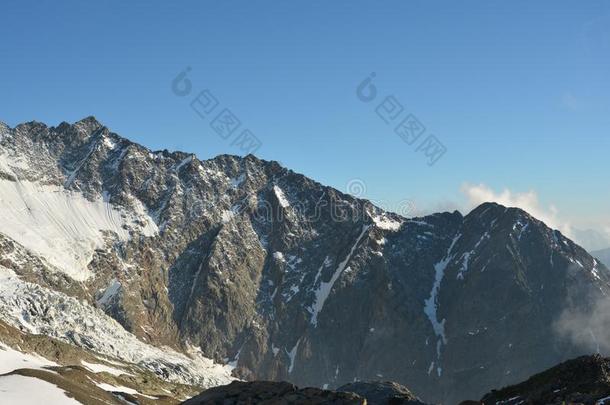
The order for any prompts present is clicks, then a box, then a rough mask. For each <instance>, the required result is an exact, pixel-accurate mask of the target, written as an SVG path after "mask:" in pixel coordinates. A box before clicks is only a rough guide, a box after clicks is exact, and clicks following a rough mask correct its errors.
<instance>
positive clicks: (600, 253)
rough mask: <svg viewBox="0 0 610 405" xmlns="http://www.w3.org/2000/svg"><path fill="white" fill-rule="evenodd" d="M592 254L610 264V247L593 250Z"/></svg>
mask: <svg viewBox="0 0 610 405" xmlns="http://www.w3.org/2000/svg"><path fill="white" fill-rule="evenodd" d="M591 256H593V257H597V258H598V259H599V260H601V261H602V263H604V264H605V265H606V267H608V266H609V265H610V249H603V250H597V251H594V252H591Z"/></svg>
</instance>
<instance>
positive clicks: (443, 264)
mask: <svg viewBox="0 0 610 405" xmlns="http://www.w3.org/2000/svg"><path fill="white" fill-rule="evenodd" d="M461 236H462V235H461V234H458V235H457V236H456V237H455V238H454V239H453V242H451V246H449V249H447V254H446V255H445V257H444V258H443V259H442V260H441V261H440V262H438V263H436V264H435V265H434V284H433V285H432V291H430V297H429V298H428V299H427V300H425V301H424V313H425V314H426V316H428V319H429V320H430V323H431V324H432V328H433V329H434V334H435V335H436V336H437V338H438V341H437V342H436V358H437V361H439V362H440V356H441V346H442V345H443V344H447V338H446V336H445V320H444V319H443V320H442V321H439V319H438V313H437V311H438V293H439V291H440V289H441V283H442V281H443V278H444V277H445V270H446V269H447V266H448V265H449V263H450V262H451V260H453V257H454V256H453V255H452V254H451V252H452V251H453V247H454V246H455V244H456V243H457V241H458V240H459V239H460V237H461ZM433 364H434V363H432V364H431V365H430V367H431V368H432V367H433ZM441 373H442V369H441V368H440V365H439V367H438V368H437V374H438V376H439V377H440V376H441ZM428 374H430V373H428Z"/></svg>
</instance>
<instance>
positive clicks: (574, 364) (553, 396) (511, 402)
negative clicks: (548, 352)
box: [482, 355, 610, 405]
mask: <svg viewBox="0 0 610 405" xmlns="http://www.w3.org/2000/svg"><path fill="white" fill-rule="evenodd" d="M482 402H483V403H484V404H499V403H501V404H503V405H516V404H536V405H537V404H550V405H554V404H557V405H559V404H585V405H597V404H600V405H601V404H605V403H609V404H610V360H609V359H607V358H603V357H601V356H599V355H595V356H583V357H579V358H577V359H574V360H569V361H566V362H565V363H562V364H560V365H558V366H556V367H553V368H551V369H549V370H547V371H545V372H543V373H540V374H536V375H535V376H533V377H531V378H530V379H528V380H527V381H525V382H523V383H521V384H518V385H514V386H511V387H507V388H503V389H501V390H498V391H492V392H491V393H489V394H487V395H485V397H483V399H482Z"/></svg>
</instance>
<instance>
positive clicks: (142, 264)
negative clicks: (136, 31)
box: [0, 117, 610, 403]
mask: <svg viewBox="0 0 610 405" xmlns="http://www.w3.org/2000/svg"><path fill="white" fill-rule="evenodd" d="M2 128H3V129H0V189H1V190H3V194H2V195H1V196H0V199H1V201H0V216H1V217H2V218H6V219H10V221H8V220H7V221H0V265H2V266H3V267H5V268H6V269H9V270H10V271H12V272H14V273H15V274H17V275H18V276H19V277H20V278H21V280H22V281H23V282H28V283H32V284H37V285H39V286H40V288H44V289H48V291H51V290H52V292H53V294H55V293H59V294H63V295H62V297H63V296H66V297H73V298H75V299H77V300H79V301H81V302H85V304H84V305H87V306H89V307H91V306H94V307H97V308H98V309H100V310H102V311H104V312H105V314H107V315H108V316H110V317H112V318H114V319H115V320H116V321H118V322H119V323H120V324H121V325H122V327H124V328H125V329H126V331H128V332H130V333H132V334H133V335H134V336H136V337H137V338H139V339H140V341H142V342H146V343H151V344H154V345H165V346H169V347H171V348H172V350H174V351H176V352H183V353H186V352H187V351H188V348H189V347H190V346H191V345H194V346H196V347H198V348H200V349H201V350H202V352H203V354H204V355H205V356H207V357H209V358H213V359H215V360H216V361H217V362H224V363H228V364H230V365H231V366H232V367H235V371H234V373H235V375H237V376H239V377H241V378H245V379H251V378H258V379H282V380H289V381H291V382H294V383H296V384H299V385H313V386H319V387H330V388H336V387H338V386H340V385H343V384H345V383H348V382H352V381H355V380H373V379H380V378H382V379H384V380H394V381H398V382H401V383H405V385H407V386H409V387H412V388H413V389H414V390H415V391H416V392H418V393H419V394H420V395H421V396H422V398H424V399H425V400H427V401H429V402H432V401H445V402H447V403H451V402H455V401H457V400H459V399H462V398H465V397H479V396H481V395H482V394H483V393H484V392H486V391H487V390H489V389H490V388H491V387H494V386H497V385H498V384H510V383H514V382H517V381H519V380H521V379H524V378H526V377H527V376H529V375H531V374H533V373H535V372H538V371H541V370H543V369H545V368H547V367H550V366H552V365H553V364H556V363H558V362H559V361H562V360H564V359H567V358H569V357H573V356H575V355H577V354H581V353H586V352H587V351H588V350H590V347H588V346H583V345H582V341H579V342H573V341H572V340H571V339H570V337H569V336H568V335H565V334H562V333H559V332H558V329H561V328H558V327H557V322H558V321H559V320H560V319H561V318H562V315H563V314H564V313H565V312H566V311H576V310H579V311H587V310H589V309H591V308H595V305H596V303H597V302H598V301H599V300H600V299H603V297H604V296H605V295H607V294H608V293H609V292H610V291H609V281H610V272H609V271H608V269H607V268H606V267H605V266H604V265H602V264H601V263H598V262H597V260H595V259H594V258H592V257H591V256H590V255H589V254H588V253H587V252H585V251H584V250H583V249H582V248H580V247H579V246H577V245H575V244H574V243H573V242H572V241H570V240H568V239H567V238H565V237H564V236H563V235H561V233H560V232H558V231H554V230H552V229H549V228H548V227H546V226H545V225H544V224H543V223H541V222H540V221H538V220H536V219H535V218H532V217H531V216H530V215H528V214H527V213H526V212H524V211H522V210H519V209H516V208H506V207H502V206H500V205H497V204H493V203H487V204H483V205H482V206H480V207H478V208H476V209H475V210H474V211H472V212H471V213H469V214H468V215H466V216H463V215H462V214H460V213H459V212H454V213H439V214H434V215H430V216H427V217H424V218H410V219H409V218H404V217H401V216H399V215H396V214H393V213H388V212H384V211H383V210H381V209H379V208H377V207H375V206H373V205H372V204H371V203H370V202H368V201H365V200H359V199H355V198H353V197H351V196H349V195H345V194H343V193H341V192H339V191H337V190H334V189H332V188H329V187H324V186H322V185H320V184H318V183H316V182H314V181H312V180H310V179H308V178H306V177H304V176H302V175H299V174H296V173H294V172H292V171H290V170H287V169H285V168H283V167H281V166H279V165H278V164H277V163H275V162H266V161H262V160H259V159H257V158H255V157H254V156H246V157H243V158H242V157H237V156H226V155H223V156H218V157H216V158H214V159H210V160H206V161H200V160H198V159H197V158H196V157H194V156H193V155H189V154H185V153H181V152H175V153H170V152H167V151H160V152H152V151H149V150H148V149H146V148H144V147H142V146H140V145H137V144H134V143H132V142H130V141H128V140H126V139H124V138H121V137H119V136H118V135H116V134H114V133H112V132H111V131H110V130H108V129H107V128H106V127H104V126H103V125H101V124H100V123H99V122H97V121H96V120H95V119H94V118H92V117H89V118H86V119H84V120H82V121H79V122H77V123H75V124H67V123H62V124H60V125H59V126H57V127H47V126H46V125H44V124H40V123H26V124H22V125H19V126H17V127H16V128H14V129H13V128H8V127H6V126H4V127H2ZM5 193H6V194H5ZM5 195H6V197H4V196H5ZM11 221H12V222H11ZM11 277H13V276H11ZM28 285H29V284H28ZM29 288H31V289H33V290H36V288H37V287H29ZM11 294H12V295H11ZM53 294H51V293H45V294H42V296H43V297H46V296H53ZM7 295H8V296H14V291H13V292H9V293H7ZM35 295H36V294H35ZM38 296H41V294H38ZM39 299H40V300H42V298H39ZM65 299H67V298H62V300H65ZM30 302H31V301H30ZM26 305H30V304H26V303H24V302H22V301H14V300H13V301H10V304H9V309H7V310H6V312H5V315H3V317H6V320H7V321H8V322H12V323H13V324H15V325H20V326H22V327H24V328H27V327H28V325H30V321H28V320H27V319H26V320H25V323H24V322H23V320H22V319H20V318H19V317H18V316H16V315H15V314H18V313H19V311H22V310H23V307H24V306H26ZM36 305H38V304H36ZM10 308H12V309H10ZM85 312H87V311H85ZM11 314H12V315H11ZM34 318H35V319H36V320H37V319H38V318H39V315H38V314H36V315H35V317H34ZM42 319H46V318H42ZM51 321H53V318H52V317H51ZM67 325H70V323H69V322H68V323H67ZM68 329H70V328H67V329H66V330H63V332H62V333H63V335H62V336H63V338H64V339H66V340H68V341H70V343H73V344H76V345H81V346H86V345H87V343H86V341H83V340H79V339H72V338H71V337H66V335H69V333H68V332H69V330H68ZM54 330H55V329H54V328H52V327H50V328H46V329H43V331H44V333H51V334H52V333H53V331H54ZM62 336H56V337H58V338H62ZM102 343H103V342H94V343H93V344H92V345H91V346H92V347H91V349H92V350H96V351H102V352H103V351H104V345H103V344H102ZM127 360H128V359H127ZM182 371H185V370H182ZM161 374H163V373H161ZM185 374H191V371H188V370H186V371H185ZM223 378H226V377H223ZM191 382H193V381H191Z"/></svg>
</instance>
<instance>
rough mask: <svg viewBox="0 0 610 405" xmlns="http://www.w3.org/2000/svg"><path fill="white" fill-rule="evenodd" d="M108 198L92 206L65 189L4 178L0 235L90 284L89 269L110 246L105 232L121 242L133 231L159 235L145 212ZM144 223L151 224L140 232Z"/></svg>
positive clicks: (0, 190)
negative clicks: (98, 253)
mask: <svg viewBox="0 0 610 405" xmlns="http://www.w3.org/2000/svg"><path fill="white" fill-rule="evenodd" d="M1 167H2V165H0V168H1ZM104 197H105V196H104ZM104 197H102V196H100V198H99V199H97V200H95V201H89V200H88V199H86V198H85V197H84V196H83V195H82V194H81V193H78V192H74V191H69V190H66V189H64V188H63V187H62V186H50V185H41V184H37V183H32V182H26V181H9V180H5V179H0V207H1V209H0V233H3V234H5V235H7V236H8V237H10V238H12V239H13V240H15V241H16V242H18V243H20V244H21V245H23V246H24V247H25V248H27V249H29V250H31V251H32V252H34V253H36V254H37V255H39V256H42V257H44V258H45V259H46V260H47V261H48V262H49V263H50V264H52V265H53V266H55V267H56V268H57V269H59V270H61V271H63V272H65V273H66V274H68V275H69V276H70V277H72V278H73V279H75V280H77V281H84V280H86V279H88V278H89V277H91V276H92V274H91V272H90V271H89V270H88V269H87V266H88V264H89V262H91V259H92V257H93V252H94V250H95V249H97V248H102V247H104V245H105V242H104V231H106V232H112V233H114V234H116V235H117V237H118V238H119V239H120V240H128V239H129V231H128V229H139V228H140V229H139V230H140V231H141V232H142V233H143V234H144V235H145V236H153V235H156V234H157V233H158V229H157V226H156V225H155V223H154V222H153V220H152V219H151V218H150V217H148V216H147V215H145V214H144V213H143V212H133V213H132V212H127V211H126V210H124V209H123V208H119V207H115V206H113V205H112V204H110V202H109V201H108V199H107V198H104ZM136 211H141V210H136ZM139 221H141V222H143V223H144V224H145V225H144V226H142V227H139V225H137V223H138V222H139Z"/></svg>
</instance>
